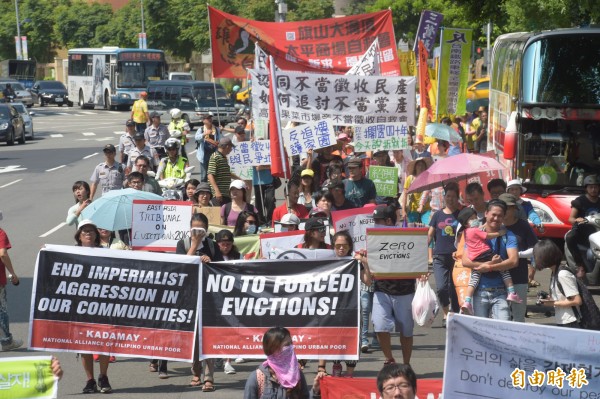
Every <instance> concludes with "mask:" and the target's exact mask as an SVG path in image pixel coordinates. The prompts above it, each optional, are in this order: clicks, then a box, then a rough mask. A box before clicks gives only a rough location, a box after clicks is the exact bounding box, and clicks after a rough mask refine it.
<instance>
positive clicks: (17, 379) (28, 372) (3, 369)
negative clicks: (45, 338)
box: [0, 356, 58, 399]
mask: <svg viewBox="0 0 600 399" xmlns="http://www.w3.org/2000/svg"><path fill="white" fill-rule="evenodd" d="M51 362H52V356H26V357H25V356H19V357H5V358H3V359H0V398H3V399H4V398H7V399H8V398H10V399H29V398H35V399H54V398H56V397H57V395H58V379H57V378H54V375H52V369H51V368H50V364H51Z"/></svg>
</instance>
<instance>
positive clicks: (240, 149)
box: [227, 140, 271, 180]
mask: <svg viewBox="0 0 600 399" xmlns="http://www.w3.org/2000/svg"><path fill="white" fill-rule="evenodd" d="M270 148H271V144H270V143H269V140H256V141H242V142H238V143H237V144H236V146H235V147H234V148H233V150H231V153H230V154H229V155H228V156H227V161H228V162H229V166H230V167H231V171H232V172H233V173H235V174H236V175H238V176H239V177H240V178H241V179H242V180H252V167H253V166H258V165H270V164H271V150H270Z"/></svg>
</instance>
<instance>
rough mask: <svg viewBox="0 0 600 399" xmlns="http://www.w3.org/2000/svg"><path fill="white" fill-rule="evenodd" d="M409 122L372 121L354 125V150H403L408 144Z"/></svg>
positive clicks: (408, 146)
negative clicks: (366, 123)
mask: <svg viewBox="0 0 600 399" xmlns="http://www.w3.org/2000/svg"><path fill="white" fill-rule="evenodd" d="M408 136H409V133H408V124H406V122H396V123H372V124H368V125H355V126H354V144H355V145H354V150H355V151H356V152H366V151H378V150H385V151H388V150H403V149H406V148H411V146H410V145H409V144H408Z"/></svg>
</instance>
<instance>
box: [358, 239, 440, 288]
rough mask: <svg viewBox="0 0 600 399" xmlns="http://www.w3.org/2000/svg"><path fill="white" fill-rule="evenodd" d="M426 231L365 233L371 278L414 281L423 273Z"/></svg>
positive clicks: (425, 258) (425, 262) (425, 265)
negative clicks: (408, 279) (409, 279)
mask: <svg viewBox="0 0 600 399" xmlns="http://www.w3.org/2000/svg"><path fill="white" fill-rule="evenodd" d="M427 230H428V229H407V228H374V229H371V228H369V229H367V259H368V261H369V269H370V270H371V273H372V274H373V275H374V276H375V278H376V279H377V278H378V279H386V278H387V279H394V278H416V277H419V276H421V275H423V274H425V273H427V270H428V264H427V259H428V256H427V247H428V246H427Z"/></svg>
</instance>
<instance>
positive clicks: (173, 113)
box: [169, 108, 181, 119]
mask: <svg viewBox="0 0 600 399" xmlns="http://www.w3.org/2000/svg"><path fill="white" fill-rule="evenodd" d="M169 113H170V114H171V118H173V119H179V118H181V110H180V109H179V108H173V109H172V110H171V111H170V112H169Z"/></svg>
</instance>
